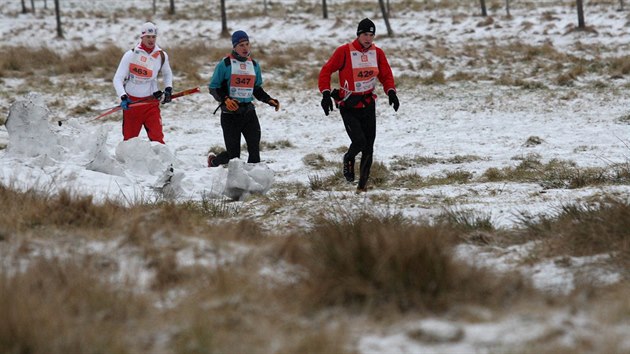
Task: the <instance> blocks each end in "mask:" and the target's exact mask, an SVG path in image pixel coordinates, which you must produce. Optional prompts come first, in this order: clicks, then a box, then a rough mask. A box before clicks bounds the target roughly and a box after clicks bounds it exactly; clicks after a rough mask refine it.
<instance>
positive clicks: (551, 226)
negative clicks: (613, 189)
mask: <svg viewBox="0 0 630 354" xmlns="http://www.w3.org/2000/svg"><path fill="white" fill-rule="evenodd" d="M522 222H523V225H524V226H525V233H526V234H527V235H528V236H529V237H533V238H536V239H542V240H544V241H545V242H544V245H545V247H544V250H542V251H541V252H542V253H543V255H544V256H554V255H564V254H568V255H572V256H589V255H597V254H609V255H610V256H611V257H613V258H614V259H616V260H618V261H619V262H620V263H623V264H625V265H626V266H627V265H628V259H629V256H630V205H628V203H627V202H624V201H622V200H618V199H612V198H606V199H603V200H601V201H595V202H593V203H589V204H587V203H583V204H572V205H565V206H563V207H562V208H561V209H560V210H559V211H558V212H557V214H556V215H549V216H547V215H543V216H540V217H539V218H538V219H534V218H531V217H529V216H526V215H523V216H522Z"/></svg>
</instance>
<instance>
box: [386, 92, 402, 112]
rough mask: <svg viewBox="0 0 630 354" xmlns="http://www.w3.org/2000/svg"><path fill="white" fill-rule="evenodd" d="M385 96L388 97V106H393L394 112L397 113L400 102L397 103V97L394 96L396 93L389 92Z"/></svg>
mask: <svg viewBox="0 0 630 354" xmlns="http://www.w3.org/2000/svg"><path fill="white" fill-rule="evenodd" d="M387 96H389V105H390V106H391V105H394V111H396V112H398V107H400V102H398V97H397V96H396V91H394V90H389V91H388V92H387Z"/></svg>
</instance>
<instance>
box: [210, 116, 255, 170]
mask: <svg viewBox="0 0 630 354" xmlns="http://www.w3.org/2000/svg"><path fill="white" fill-rule="evenodd" d="M221 128H222V129H223V140H224V141H225V149H226V151H223V152H222V153H220V154H219V155H217V157H216V159H215V162H214V163H215V164H217V165H223V164H226V163H228V162H229V161H230V160H231V159H233V158H237V157H238V158H240V157H241V134H243V137H244V138H245V143H246V144H247V152H248V153H249V157H248V158H247V162H250V163H256V162H260V123H259V122H258V116H257V115H256V110H255V109H254V106H253V105H252V104H249V105H247V106H245V107H241V108H240V109H239V110H238V111H237V112H236V113H226V112H221Z"/></svg>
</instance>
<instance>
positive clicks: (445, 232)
mask: <svg viewBox="0 0 630 354" xmlns="http://www.w3.org/2000/svg"><path fill="white" fill-rule="evenodd" d="M316 225H317V226H316V227H315V228H314V229H313V230H311V231H309V232H307V233H306V234H304V235H293V236H291V237H290V238H289V239H287V241H286V244H285V245H284V249H283V251H284V257H285V258H286V259H287V260H288V261H290V262H294V263H296V264H298V265H300V266H301V267H303V268H304V269H305V270H306V272H307V275H306V279H305V281H304V292H305V295H304V296H305V301H308V302H311V303H312V304H313V306H315V307H319V306H349V307H351V308H352V307H358V308H367V309H370V310H372V311H375V310H377V309H383V308H395V309H398V310H401V311H407V310H410V309H416V310H428V311H442V310H446V309H448V308H450V307H451V306H454V305H455V304H461V303H462V302H465V303H494V304H495V305H496V302H503V301H510V300H513V299H514V296H515V292H516V291H517V290H523V293H526V291H525V289H527V288H528V286H527V285H526V284H525V282H524V281H523V280H522V279H521V278H520V277H518V276H514V275H512V276H510V277H502V276H500V277H499V278H502V280H501V281H497V278H496V275H491V274H489V273H485V272H484V271H482V270H479V269H475V268H471V267H470V266H468V265H463V264H459V263H458V262H457V261H455V260H454V258H453V256H452V251H453V246H454V245H455V244H456V240H457V238H458V233H457V232H456V231H455V229H456V228H454V227H443V226H429V225H414V224H411V223H409V222H408V221H406V220H405V219H403V218H402V217H401V216H400V215H398V214H390V215H378V214H370V213H367V212H357V213H346V214H342V215H334V216H329V217H327V218H324V219H322V220H320V221H319V222H317V223H316Z"/></svg>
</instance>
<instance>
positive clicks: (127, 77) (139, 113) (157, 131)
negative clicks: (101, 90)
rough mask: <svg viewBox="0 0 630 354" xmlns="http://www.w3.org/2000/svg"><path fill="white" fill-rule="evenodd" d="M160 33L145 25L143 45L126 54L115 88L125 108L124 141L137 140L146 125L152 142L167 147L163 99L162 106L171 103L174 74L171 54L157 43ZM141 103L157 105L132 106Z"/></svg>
mask: <svg viewBox="0 0 630 354" xmlns="http://www.w3.org/2000/svg"><path fill="white" fill-rule="evenodd" d="M157 34H158V29H157V27H156V26H155V25H154V24H153V23H151V22H147V23H145V24H144V25H142V28H141V34H140V43H138V45H137V46H136V47H135V48H133V49H131V50H128V51H126V52H125V54H124V55H123V57H122V59H121V60H120V64H119V65H118V70H116V74H115V75H114V80H113V82H114V88H115V89H116V94H117V95H118V96H119V97H120V99H121V104H120V106H121V107H122V108H123V127H122V131H123V138H124V140H128V139H131V138H135V137H137V136H138V135H139V134H140V130H141V129H142V127H143V126H144V128H145V130H146V132H147V136H148V137H149V140H151V141H158V142H160V143H162V144H164V133H163V132H162V118H161V116H160V99H161V98H162V97H164V98H163V100H162V103H168V102H170V101H171V94H172V92H173V72H172V71H171V66H170V65H169V60H168V55H167V54H166V53H165V52H164V51H163V50H162V49H160V47H158V45H157V44H156V39H157ZM160 71H161V72H162V80H163V81H164V86H165V87H166V88H165V89H164V92H162V91H160V86H159V83H158V79H157V76H158V73H159V72H160ZM141 100H142V101H148V102H152V103H155V104H148V105H138V106H136V105H131V106H129V104H130V103H132V102H136V101H141Z"/></svg>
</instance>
